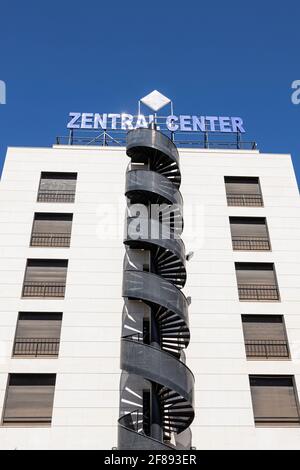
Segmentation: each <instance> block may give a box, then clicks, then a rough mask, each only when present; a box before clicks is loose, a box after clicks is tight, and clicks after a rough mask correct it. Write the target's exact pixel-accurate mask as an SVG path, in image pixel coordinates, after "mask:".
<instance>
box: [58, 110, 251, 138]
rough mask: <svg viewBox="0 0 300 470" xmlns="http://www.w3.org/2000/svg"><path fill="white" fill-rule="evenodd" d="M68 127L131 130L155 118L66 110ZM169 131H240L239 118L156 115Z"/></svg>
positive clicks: (242, 130) (241, 131) (147, 125)
mask: <svg viewBox="0 0 300 470" xmlns="http://www.w3.org/2000/svg"><path fill="white" fill-rule="evenodd" d="M69 117H70V120H69V122H68V125H67V127H68V129H89V130H99V129H100V130H101V129H102V130H120V129H121V130H131V129H138V128H140V127H144V128H145V127H149V126H150V125H151V123H153V122H154V121H155V122H156V116H155V115H154V114H150V115H144V114H138V115H137V116H133V115H132V114H125V113H123V114H114V113H104V114H99V113H75V112H74V113H70V114H69ZM160 126H162V127H163V128H165V129H167V130H169V131H171V132H178V131H181V132H229V133H230V132H231V133H232V132H240V133H244V132H245V129H244V125H243V120H242V119H241V118H240V117H229V116H198V115H193V116H192V115H188V114H185V115H183V114H182V115H174V114H170V115H169V116H166V117H162V116H160V117H159V126H158V127H157V129H159V128H160Z"/></svg>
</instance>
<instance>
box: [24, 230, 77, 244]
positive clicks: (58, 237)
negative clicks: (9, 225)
mask: <svg viewBox="0 0 300 470" xmlns="http://www.w3.org/2000/svg"><path fill="white" fill-rule="evenodd" d="M70 241H71V234H70V233H40V232H35V233H32V235H31V240H30V246H58V247H60V246H61V247H69V246H70Z"/></svg>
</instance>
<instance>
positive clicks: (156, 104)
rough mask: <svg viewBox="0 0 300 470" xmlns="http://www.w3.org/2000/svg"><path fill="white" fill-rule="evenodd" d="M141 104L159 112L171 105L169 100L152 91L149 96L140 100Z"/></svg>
mask: <svg viewBox="0 0 300 470" xmlns="http://www.w3.org/2000/svg"><path fill="white" fill-rule="evenodd" d="M141 102H142V103H143V104H145V105H146V106H148V108H151V109H153V111H159V110H160V109H161V108H163V107H164V106H166V105H167V104H169V103H171V100H170V99H169V98H167V97H166V96H164V95H162V94H161V93H160V92H159V91H157V90H154V91H152V92H151V93H149V95H147V96H144V98H141Z"/></svg>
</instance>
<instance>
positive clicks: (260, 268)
mask: <svg viewBox="0 0 300 470" xmlns="http://www.w3.org/2000/svg"><path fill="white" fill-rule="evenodd" d="M235 270H236V278H237V283H238V292H239V299H240V300H248V301H249V300H250V301H276V300H277V301H278V300H279V289H278V287H277V282H276V275H275V269H274V265H273V263H235Z"/></svg>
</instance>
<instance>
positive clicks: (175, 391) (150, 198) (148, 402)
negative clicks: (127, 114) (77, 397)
mask: <svg viewBox="0 0 300 470" xmlns="http://www.w3.org/2000/svg"><path fill="white" fill-rule="evenodd" d="M127 155H128V156H129V157H130V158H131V163H130V164H129V166H128V169H127V172H126V189H125V195H126V197H127V216H126V222H125V237H124V244H125V250H126V252H125V257H124V274H123V297H124V309H123V318H122V338H121V369H122V375H121V381H120V418H119V425H118V449H119V450H128V449H144V450H160V449H165V450H177V449H190V448H191V432H190V429H189V426H190V424H191V422H192V421H193V419H194V408H193V388H194V376H193V374H192V372H191V371H190V369H189V368H188V367H187V366H186V365H185V355H184V349H185V348H186V347H187V346H188V344H189V340H190V331H189V324H188V305H189V301H188V299H187V298H186V297H185V296H184V294H183V293H182V292H181V290H180V289H182V288H183V287H184V285H185V282H186V268H185V263H186V257H185V247H184V244H183V242H182V240H181V239H180V234H181V232H182V230H183V216H182V206H183V203H182V197H181V194H180V192H179V187H180V182H181V174H180V169H179V155H178V151H177V148H176V146H175V145H174V143H173V142H172V141H171V140H170V139H169V138H168V137H167V136H166V135H164V134H162V133H160V132H159V131H157V130H156V129H136V130H133V131H130V132H129V133H128V135H127Z"/></svg>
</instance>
